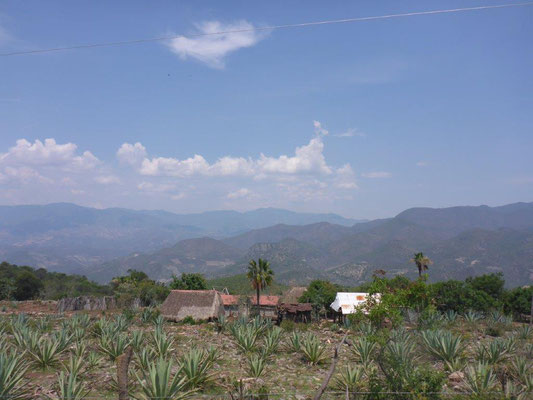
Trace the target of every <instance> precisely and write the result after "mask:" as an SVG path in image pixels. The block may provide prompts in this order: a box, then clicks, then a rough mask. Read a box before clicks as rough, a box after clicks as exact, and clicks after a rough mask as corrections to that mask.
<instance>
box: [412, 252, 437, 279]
mask: <svg viewBox="0 0 533 400" xmlns="http://www.w3.org/2000/svg"><path fill="white" fill-rule="evenodd" d="M411 261H412V262H414V263H415V264H416V267H417V268H418V276H419V277H422V272H424V271H426V270H427V269H428V266H429V265H431V264H433V261H431V260H430V259H429V257H426V256H425V255H424V253H422V252H420V253H415V255H414V256H413V258H412V259H411Z"/></svg>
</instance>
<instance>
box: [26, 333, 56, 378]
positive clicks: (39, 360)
mask: <svg viewBox="0 0 533 400" xmlns="http://www.w3.org/2000/svg"><path fill="white" fill-rule="evenodd" d="M60 345H61V344H60V343H59V342H58V341H57V340H55V338H54V337H50V338H47V337H41V338H40V339H39V342H38V343H37V346H35V348H34V349H33V350H32V351H30V352H29V353H30V355H31V357H32V358H33V363H34V364H35V365H36V366H38V367H39V368H41V369H43V370H45V369H47V368H50V367H53V366H55V365H57V363H58V362H59V354H61V353H62V351H63V350H62V349H61V347H60Z"/></svg>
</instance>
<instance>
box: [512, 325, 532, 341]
mask: <svg viewBox="0 0 533 400" xmlns="http://www.w3.org/2000/svg"><path fill="white" fill-rule="evenodd" d="M532 333H533V328H532V327H531V325H522V326H521V327H519V328H518V329H517V330H516V331H515V337H517V338H518V339H521V340H527V339H529V338H530V337H531V334H532Z"/></svg>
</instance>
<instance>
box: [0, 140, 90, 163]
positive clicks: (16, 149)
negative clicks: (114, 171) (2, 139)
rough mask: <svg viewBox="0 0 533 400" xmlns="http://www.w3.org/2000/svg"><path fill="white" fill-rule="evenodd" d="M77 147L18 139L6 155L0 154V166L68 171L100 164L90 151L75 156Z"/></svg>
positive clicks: (51, 141)
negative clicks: (57, 168) (51, 168)
mask: <svg viewBox="0 0 533 400" xmlns="http://www.w3.org/2000/svg"><path fill="white" fill-rule="evenodd" d="M77 148H78V146H76V145H75V144H74V143H65V144H58V143H56V141H55V140H54V139H45V141H44V143H43V142H41V141H40V140H35V142H34V143H30V142H29V141H27V140H26V139H19V140H17V142H16V145H15V146H13V147H11V148H10V149H9V150H8V152H7V153H4V154H0V166H1V165H11V166H13V165H18V166H43V167H62V168H68V169H73V168H74V169H90V168H93V167H95V166H96V165H98V164H99V163H100V161H99V160H98V158H96V157H95V156H94V155H93V154H92V153H91V152H90V151H85V152H83V154H81V155H78V154H76V150H77Z"/></svg>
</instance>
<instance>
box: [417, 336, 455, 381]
mask: <svg viewBox="0 0 533 400" xmlns="http://www.w3.org/2000/svg"><path fill="white" fill-rule="evenodd" d="M421 334H422V339H423V341H424V345H425V347H426V349H427V351H428V352H429V353H430V354H431V355H433V356H434V357H436V358H438V359H439V360H441V361H444V363H445V364H446V366H447V367H448V369H449V370H452V371H453V370H454V367H455V366H456V365H457V360H458V359H459V358H460V357H461V353H462V351H463V346H462V344H461V338H460V337H459V336H454V335H452V333H451V332H449V331H440V330H438V331H422V332H421Z"/></svg>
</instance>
